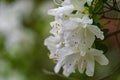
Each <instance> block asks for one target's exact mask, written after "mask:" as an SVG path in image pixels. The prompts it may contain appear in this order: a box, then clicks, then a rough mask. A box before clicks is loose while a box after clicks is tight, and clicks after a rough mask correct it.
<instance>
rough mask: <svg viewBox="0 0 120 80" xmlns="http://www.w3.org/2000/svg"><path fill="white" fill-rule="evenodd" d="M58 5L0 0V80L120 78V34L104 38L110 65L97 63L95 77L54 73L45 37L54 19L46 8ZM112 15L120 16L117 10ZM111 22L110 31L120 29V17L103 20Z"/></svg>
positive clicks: (44, 0) (36, 0)
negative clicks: (67, 75)
mask: <svg viewBox="0 0 120 80" xmlns="http://www.w3.org/2000/svg"><path fill="white" fill-rule="evenodd" d="M55 6H56V5H55V4H54V3H53V0H0V80H120V35H115V36H111V37H110V38H108V39H106V40H105V43H106V45H107V46H108V47H109V51H108V53H107V54H106V55H107V56H108V58H109V60H110V64H109V65H108V66H100V65H98V64H96V70H95V76H94V77H92V78H91V77H87V76H86V75H85V74H80V73H79V72H76V73H73V74H72V75H71V76H70V77H69V78H66V77H64V76H62V75H61V72H62V71H61V72H60V73H59V74H55V73H54V71H53V69H54V65H55V64H54V61H53V60H50V59H49V57H48V55H49V51H48V50H47V48H46V47H45V46H44V39H45V38H47V37H48V36H49V35H50V34H49V30H50V25H49V22H50V21H53V17H51V16H48V15H47V10H48V9H51V8H54V7H55ZM113 14H117V15H113ZM109 15H110V16H111V15H112V16H115V17H116V16H117V17H120V15H119V13H115V12H110V13H109ZM109 21H110V24H109V25H106V28H109V29H110V32H112V31H116V30H118V29H119V28H120V25H119V24H120V20H117V21H116V20H108V19H103V20H101V22H104V23H105V22H109ZM104 23H103V24H104ZM116 26H117V27H116Z"/></svg>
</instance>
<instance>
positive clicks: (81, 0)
mask: <svg viewBox="0 0 120 80" xmlns="http://www.w3.org/2000/svg"><path fill="white" fill-rule="evenodd" d="M92 1H93V0H64V2H63V3H62V4H61V5H62V6H66V5H71V4H72V5H73V6H74V7H75V10H78V11H80V12H83V10H84V9H85V3H87V4H88V5H89V6H90V5H91V2H92Z"/></svg>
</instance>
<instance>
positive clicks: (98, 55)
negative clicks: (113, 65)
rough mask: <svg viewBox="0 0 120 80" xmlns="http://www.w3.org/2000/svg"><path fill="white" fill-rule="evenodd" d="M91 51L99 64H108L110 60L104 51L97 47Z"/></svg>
mask: <svg viewBox="0 0 120 80" xmlns="http://www.w3.org/2000/svg"><path fill="white" fill-rule="evenodd" d="M90 52H91V54H92V55H93V56H94V58H95V60H96V61H97V62H98V63H99V64H101V65H107V64H108V63H109V60H108V59H107V58H106V57H105V55H104V54H103V51H101V50H97V49H91V50H90Z"/></svg>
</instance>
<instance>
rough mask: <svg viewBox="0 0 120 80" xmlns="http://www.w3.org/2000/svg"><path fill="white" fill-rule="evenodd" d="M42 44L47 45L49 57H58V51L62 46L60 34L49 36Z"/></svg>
mask: <svg viewBox="0 0 120 80" xmlns="http://www.w3.org/2000/svg"><path fill="white" fill-rule="evenodd" d="M44 45H46V46H47V47H48V49H49V50H50V53H51V54H50V58H53V59H58V56H59V54H58V51H59V50H60V49H61V48H62V47H64V43H63V40H62V38H61V36H50V37H48V38H47V39H46V40H45V42H44Z"/></svg>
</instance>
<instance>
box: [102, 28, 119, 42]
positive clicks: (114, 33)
mask: <svg viewBox="0 0 120 80" xmlns="http://www.w3.org/2000/svg"><path fill="white" fill-rule="evenodd" d="M118 33H120V30H118V31H115V32H112V33H110V34H108V35H106V36H105V39H104V40H106V39H107V38H109V37H111V36H114V35H116V34H118Z"/></svg>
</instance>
